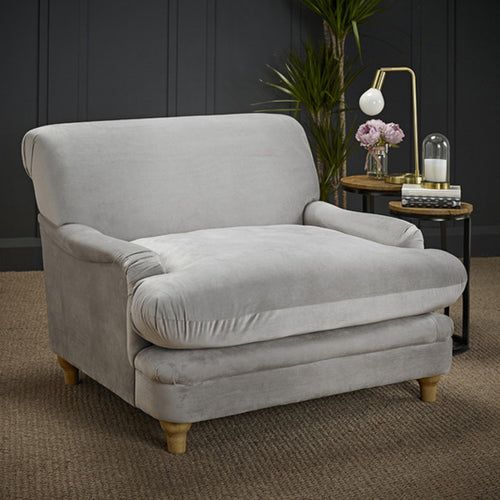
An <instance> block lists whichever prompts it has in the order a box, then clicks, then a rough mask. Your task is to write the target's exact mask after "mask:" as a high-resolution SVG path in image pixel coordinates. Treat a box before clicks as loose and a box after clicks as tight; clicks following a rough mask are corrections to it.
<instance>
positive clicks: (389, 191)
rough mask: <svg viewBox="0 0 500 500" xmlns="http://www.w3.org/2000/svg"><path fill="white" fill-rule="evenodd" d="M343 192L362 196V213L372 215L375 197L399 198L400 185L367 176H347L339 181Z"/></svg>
mask: <svg viewBox="0 0 500 500" xmlns="http://www.w3.org/2000/svg"><path fill="white" fill-rule="evenodd" d="M340 185H341V186H342V189H343V190H344V191H348V192H349V193H357V194H361V195H362V196H363V212H370V213H373V212H374V210H375V200H374V198H375V197H376V196H399V197H400V196H401V186H402V185H401V184H389V183H388V182H385V181H383V180H379V179H375V178H374V177H371V176H369V175H349V176H347V177H342V179H340Z"/></svg>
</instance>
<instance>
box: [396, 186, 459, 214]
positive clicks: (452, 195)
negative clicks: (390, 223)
mask: <svg viewBox="0 0 500 500" xmlns="http://www.w3.org/2000/svg"><path fill="white" fill-rule="evenodd" d="M460 200H461V190H460V186H450V187H449V188H448V189H428V188H424V187H422V186H421V185H420V184H403V187H402V189H401V205H403V207H420V208H460V203H461V202H460Z"/></svg>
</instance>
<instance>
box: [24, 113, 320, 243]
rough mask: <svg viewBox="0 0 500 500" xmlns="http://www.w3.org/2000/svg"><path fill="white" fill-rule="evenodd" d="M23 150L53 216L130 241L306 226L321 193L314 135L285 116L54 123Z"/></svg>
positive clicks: (32, 135)
mask: <svg viewBox="0 0 500 500" xmlns="http://www.w3.org/2000/svg"><path fill="white" fill-rule="evenodd" d="M22 151H23V160H24V165H25V168H26V171H27V172H28V174H29V175H30V177H31V178H32V180H33V183H34V186H35V195H36V199H37V203H38V208H39V210H40V213H41V214H42V215H43V216H45V217H46V218H47V219H49V220H50V221H52V223H54V224H55V225H56V226H60V225H62V224H68V223H79V224H84V225H87V226H90V227H93V228H94V229H97V230H98V231H100V232H102V233H103V234H106V235H108V236H113V237H116V238H120V239H123V240H132V239H136V238H140V237H145V236H155V235H162V234H169V233H179V232H185V231H192V230H195V229H202V228H208V227H228V226H244V225H262V224H301V223H302V213H303V210H304V206H305V205H306V204H307V203H309V202H310V201H312V200H315V199H317V198H318V192H319V188H318V180H317V176H316V170H315V168H314V163H313V160H312V156H311V152H310V150H309V147H308V144H307V139H306V136H305V133H304V131H303V129H302V127H301V126H300V125H299V123H298V122H297V121H296V120H294V119H292V118H291V117H289V116H285V115H277V114H272V115H270V114H261V113H252V114H246V115H245V114H244V115H216V116H194V117H180V118H179V117H176V118H151V119H142V120H116V121H103V122H86V123H66V124H60V125H48V126H45V127H40V128H37V129H34V130H31V131H30V132H28V133H27V134H26V136H25V137H24V140H23V148H22Z"/></svg>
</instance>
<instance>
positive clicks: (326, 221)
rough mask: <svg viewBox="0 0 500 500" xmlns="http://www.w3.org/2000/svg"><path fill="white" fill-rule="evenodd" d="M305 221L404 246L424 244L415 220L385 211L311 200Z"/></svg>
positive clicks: (309, 224)
mask: <svg viewBox="0 0 500 500" xmlns="http://www.w3.org/2000/svg"><path fill="white" fill-rule="evenodd" d="M304 224H305V225H308V226H319V227H324V228H327V229H334V230H336V231H340V232H342V233H346V234H350V235H352V236H358V237H359V238H364V239H366V240H371V241H375V242H376V243H382V244H383V245H391V246H396V247H403V248H424V237H423V235H422V232H421V231H420V229H418V228H417V227H416V226H415V225H414V224H411V223H409V222H406V221H404V220H401V219H396V218H393V217H387V216H385V215H376V214H366V213H362V212H353V211H351V210H344V209H342V208H339V207H336V206H335V205H331V204H330V203H325V202H324V201H313V202H312V203H309V204H308V205H307V206H306V208H305V210H304Z"/></svg>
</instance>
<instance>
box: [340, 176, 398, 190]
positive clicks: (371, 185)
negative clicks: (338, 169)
mask: <svg viewBox="0 0 500 500" xmlns="http://www.w3.org/2000/svg"><path fill="white" fill-rule="evenodd" d="M340 184H341V185H342V187H343V188H345V189H346V190H349V189H352V190H355V191H366V192H372V193H399V192H400V191H401V186H402V184H389V183H388V182H385V181H383V180H380V179H375V178H374V177H372V176H370V175H349V176H347V177H342V179H340Z"/></svg>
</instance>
